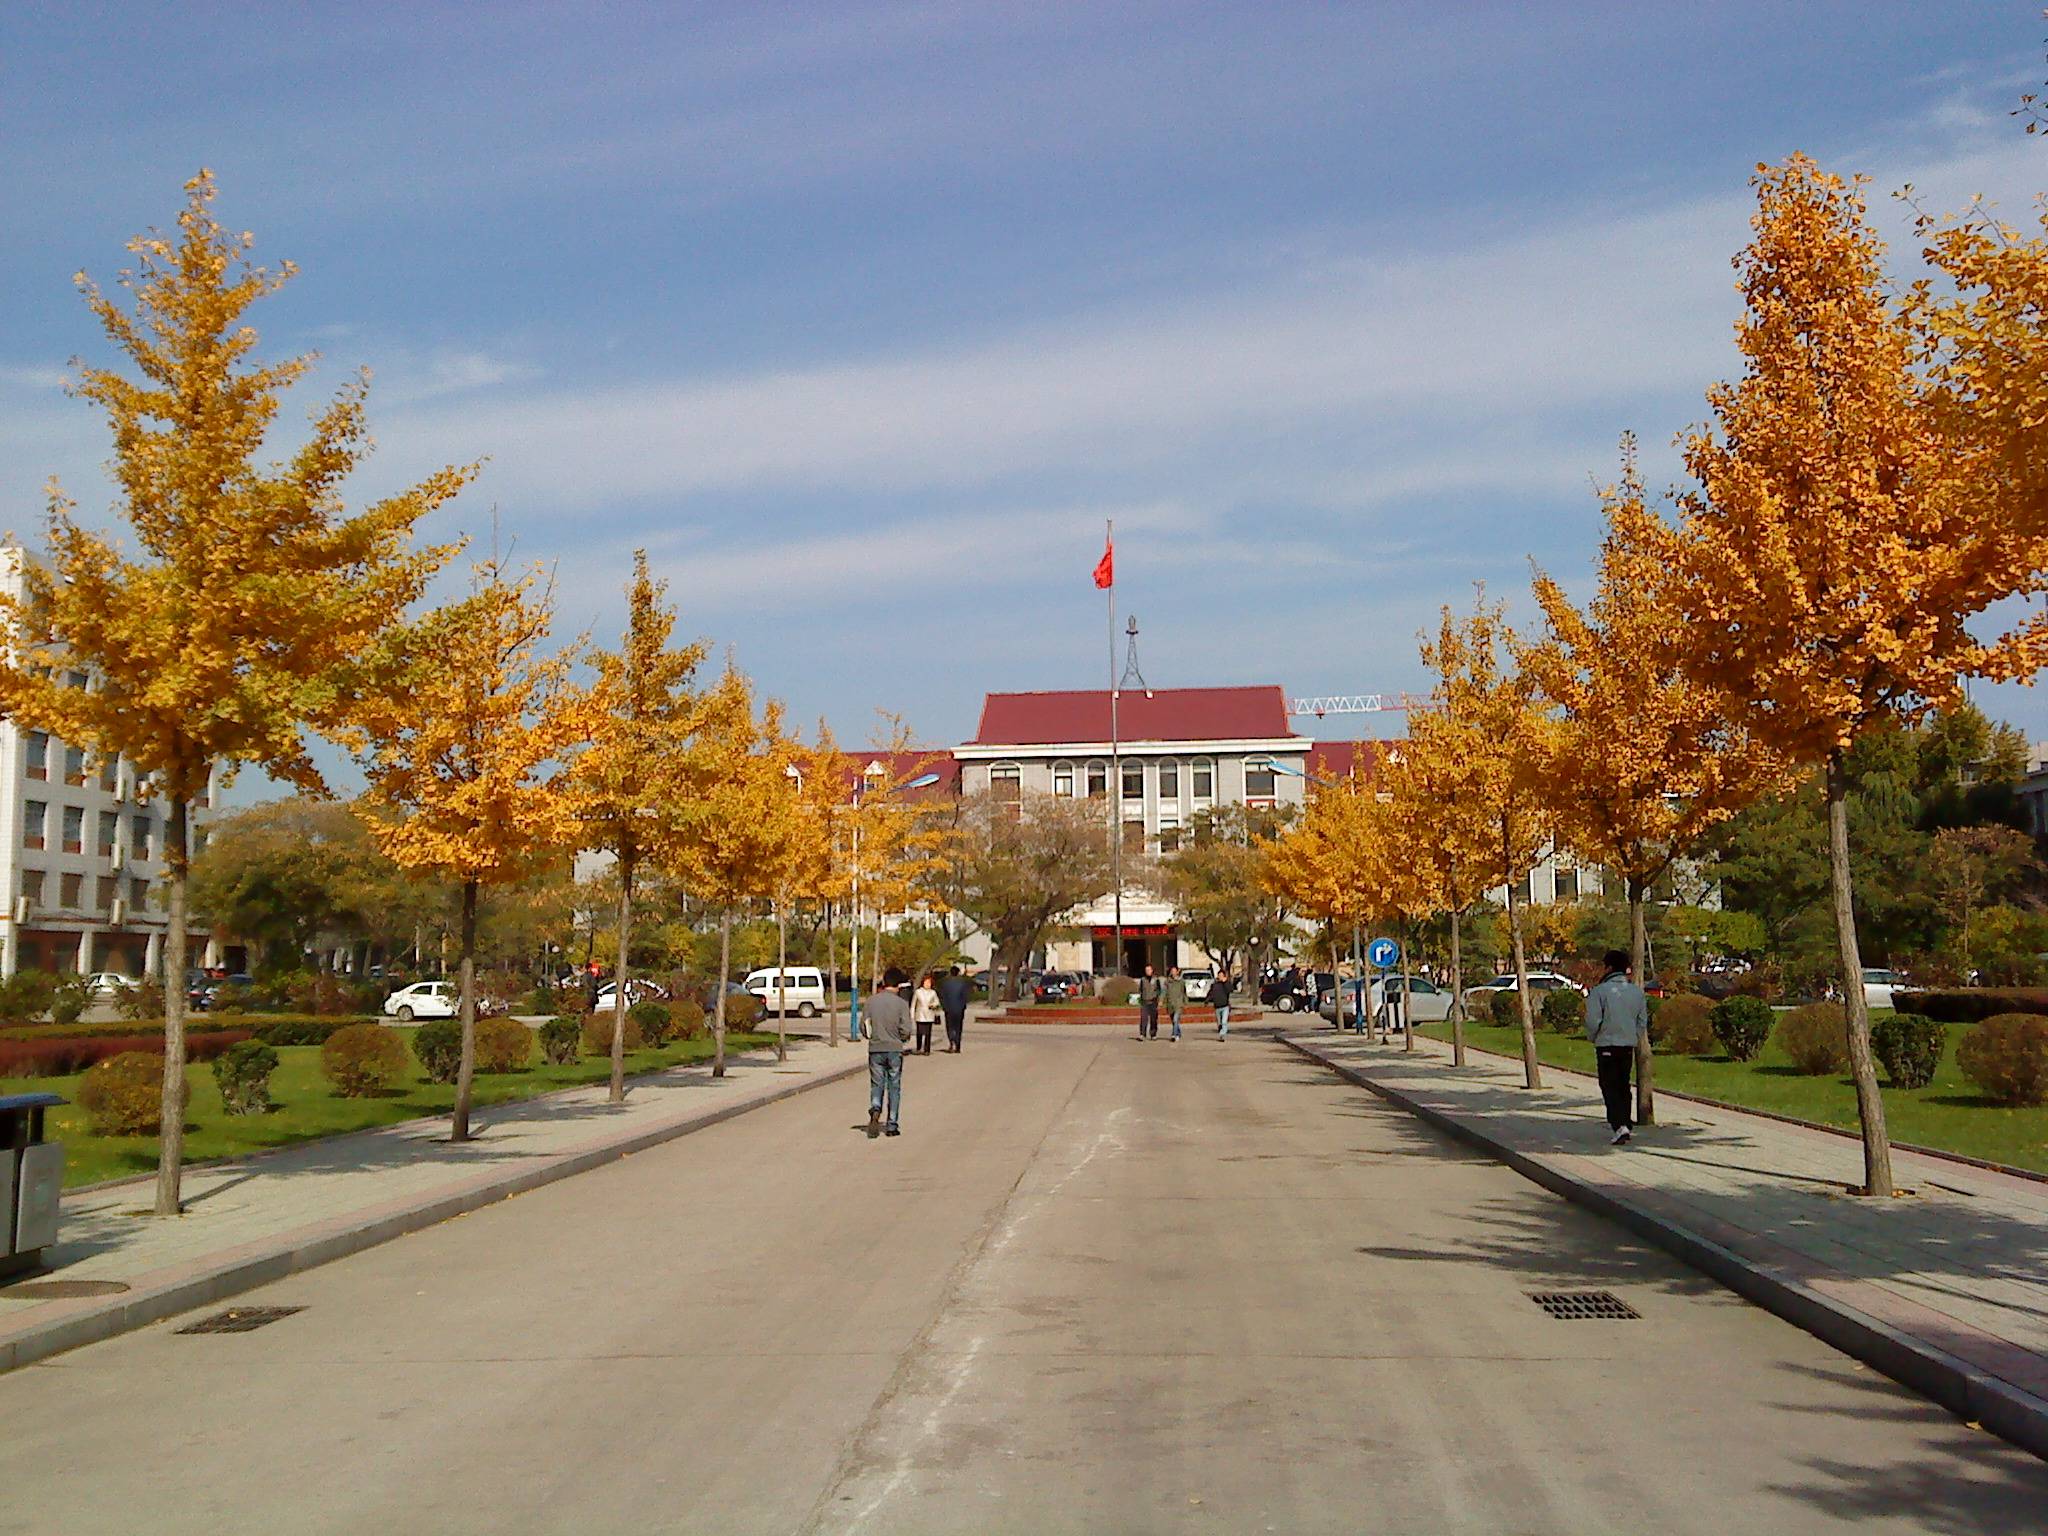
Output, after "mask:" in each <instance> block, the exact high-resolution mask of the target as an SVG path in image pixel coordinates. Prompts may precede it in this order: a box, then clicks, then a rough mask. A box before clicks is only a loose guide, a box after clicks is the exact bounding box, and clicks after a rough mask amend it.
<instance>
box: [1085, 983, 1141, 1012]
mask: <svg viewBox="0 0 2048 1536" xmlns="http://www.w3.org/2000/svg"><path fill="white" fill-rule="evenodd" d="M1095 995H1096V996H1097V997H1099V998H1101V999H1102V1001H1103V1002H1105V1003H1109V1004H1111V1005H1113V1006H1114V1007H1118V1008H1128V1007H1130V1006H1131V1004H1132V1003H1134V1002H1136V1001H1137V997H1138V980H1137V978H1136V977H1135V976H1105V977H1103V978H1102V982H1101V984H1100V985H1099V986H1097V987H1096V989H1095Z"/></svg>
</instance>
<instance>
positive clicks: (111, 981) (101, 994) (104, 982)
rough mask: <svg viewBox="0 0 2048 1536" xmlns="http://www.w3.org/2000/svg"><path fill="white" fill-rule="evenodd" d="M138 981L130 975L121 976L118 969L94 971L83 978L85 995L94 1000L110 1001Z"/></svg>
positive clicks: (136, 984) (137, 984)
mask: <svg viewBox="0 0 2048 1536" xmlns="http://www.w3.org/2000/svg"><path fill="white" fill-rule="evenodd" d="M139 985H140V983H139V982H137V981H136V980H135V978H134V977H132V976H123V975H122V974H121V973H120V972H119V971H94V972H93V973H92V974H91V975H90V976H88V977H86V978H85V991H86V995H87V996H88V997H90V998H92V999H93V1001H95V1002H101V1003H105V1002H111V1001H112V1000H113V999H115V998H117V997H119V996H120V995H121V994H122V993H124V992H126V991H127V990H128V989H129V988H130V987H133V986H139Z"/></svg>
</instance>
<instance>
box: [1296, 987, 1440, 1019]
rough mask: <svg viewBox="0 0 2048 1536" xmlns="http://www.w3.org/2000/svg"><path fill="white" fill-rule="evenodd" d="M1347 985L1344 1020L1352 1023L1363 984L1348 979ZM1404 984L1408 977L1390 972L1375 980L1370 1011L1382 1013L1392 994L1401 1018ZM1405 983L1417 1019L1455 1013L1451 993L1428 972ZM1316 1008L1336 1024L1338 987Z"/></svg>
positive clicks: (1396, 1016) (1396, 1014)
mask: <svg viewBox="0 0 2048 1536" xmlns="http://www.w3.org/2000/svg"><path fill="white" fill-rule="evenodd" d="M1344 985H1345V988H1346V989H1347V995H1346V996H1345V999H1344V1022H1345V1023H1347V1024H1348V1023H1350V1022H1351V1021H1352V1018H1353V1017H1354V1010H1355V1009H1356V1008H1357V1006H1358V1000H1359V996H1360V993H1361V988H1360V986H1359V983H1358V982H1356V981H1347V982H1345V983H1344ZM1403 985H1404V978H1402V977H1399V976H1387V977H1383V978H1381V979H1380V980H1378V981H1375V982H1374V983H1373V984H1372V994H1371V1003H1370V1015H1371V1016H1372V1017H1375V1018H1376V1017H1378V1015H1379V1011H1380V1009H1382V1008H1383V1007H1385V1006H1386V1004H1387V1000H1388V999H1389V998H1392V999H1393V1003H1394V1013H1393V1017H1394V1018H1395V1019H1396V1020H1398V1019H1399V1018H1400V1007H1401V997H1402V987H1403ZM1405 985H1406V988H1407V996H1408V997H1409V998H1410V999H1411V1002H1410V1006H1411V1007H1412V1008H1413V1009H1414V1010H1415V1014H1414V1017H1415V1022H1416V1023H1418V1024H1440V1023H1442V1022H1443V1021H1444V1020H1445V1019H1448V1018H1449V1017H1450V1016H1451V994H1450V992H1449V991H1447V990H1446V989H1445V988H1443V987H1440V986H1438V985H1437V984H1436V983H1435V982H1433V981H1431V980H1429V979H1428V978H1427V977H1424V976H1410V977H1407V978H1405ZM1316 1011H1317V1012H1319V1013H1320V1014H1322V1016H1323V1017H1324V1018H1326V1019H1328V1020H1329V1021H1330V1022H1331V1023H1333V1024H1334V1023H1335V1022H1336V1021H1337V993H1336V991H1335V989H1334V988H1333V989H1332V990H1330V991H1328V992H1325V993H1324V994H1323V995H1322V999H1321V1001H1320V1002H1319V1003H1318V1004H1317V1009H1316Z"/></svg>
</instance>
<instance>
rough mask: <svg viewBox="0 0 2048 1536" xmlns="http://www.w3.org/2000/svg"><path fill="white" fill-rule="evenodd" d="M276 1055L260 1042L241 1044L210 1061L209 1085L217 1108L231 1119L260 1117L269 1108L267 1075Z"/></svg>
mask: <svg viewBox="0 0 2048 1536" xmlns="http://www.w3.org/2000/svg"><path fill="white" fill-rule="evenodd" d="M276 1070H277V1052H276V1051H274V1050H272V1049H271V1048H270V1047H269V1046H267V1045H265V1044H264V1043H263V1042H262V1041H261V1040H244V1041H243V1042H242V1043H241V1044H239V1045H234V1046H230V1047H229V1048H228V1049H227V1050H226V1051H224V1052H222V1053H221V1054H220V1055H219V1056H217V1057H216V1058H214V1063H213V1081H214V1083H215V1085H216V1086H217V1087H218V1088H219V1089H220V1102H221V1107H222V1108H223V1109H225V1110H226V1111H227V1112H228V1113H229V1114H231V1115H260V1114H262V1113H264V1112H265V1111H266V1110H268V1109H269V1108H270V1107H271V1104H270V1074H271V1073H273V1072H275V1071H276Z"/></svg>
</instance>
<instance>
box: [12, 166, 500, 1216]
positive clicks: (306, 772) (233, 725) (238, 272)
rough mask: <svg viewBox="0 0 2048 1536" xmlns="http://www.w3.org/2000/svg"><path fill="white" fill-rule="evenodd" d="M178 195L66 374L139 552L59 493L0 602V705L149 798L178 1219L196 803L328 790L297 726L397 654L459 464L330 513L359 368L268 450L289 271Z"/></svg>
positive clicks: (338, 721) (206, 190) (91, 295)
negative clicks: (110, 768)
mask: <svg viewBox="0 0 2048 1536" xmlns="http://www.w3.org/2000/svg"><path fill="white" fill-rule="evenodd" d="M185 193H186V199H185V206H184V209H183V210H182V211H181V212H180V214H179V215H178V231H177V234H176V236H175V237H173V236H169V235H163V234H158V233H155V232H152V233H150V234H147V235H143V236H140V237H138V238H137V239H135V240H134V241H131V242H130V244H129V250H130V251H131V252H132V253H133V254H134V255H135V257H136V258H137V261H136V265H135V267H134V268H133V269H131V270H129V271H126V272H124V273H123V274H122V276H121V285H122V286H123V287H124V288H126V289H128V290H129V292H130V293H131V294H132V295H133V300H134V302H133V307H132V309H131V308H129V307H126V306H124V305H123V304H122V303H120V302H119V301H118V300H117V299H116V298H115V297H113V296H110V295H109V294H107V293H105V292H103V291H102V290H101V289H100V288H98V287H97V286H95V285H94V284H93V283H92V282H90V281H89V280H88V279H86V278H85V277H84V276H83V275H82V274H81V276H80V277H79V279H78V283H79V287H80V289H81V291H82V292H83V293H84V295H85V300H86V303H87V304H88V305H89V306H90V307H91V309H92V311H93V313H94V315H95V316H96V317H97V318H98V319H99V322H100V324H101V326H102V327H103V328H104V329H105V331H106V333H107V335H108V336H109V337H110V338H111V339H112V340H113V342H114V344H115V345H116V346H117V347H118V348H119V349H120V350H121V351H122V352H124V353H126V354H127V357H128V359H129V361H130V362H131V363H132V364H133V367H134V374H135V376H131V375H129V374H128V373H124V372H122V371H120V370H119V369H116V368H106V367H81V368H80V369H79V374H78V378H77V380H76V382H75V383H74V384H73V386H72V389H73V392H74V393H75V394H77V395H79V396H80V397H82V398H84V399H86V400H89V401H91V402H92V403H93V404H95V405H97V406H98V407H100V409H101V410H102V411H104V412H105V413H106V417H107V423H108V426H109V427H110V429H111V430H112V433H113V439H114V458H113V462H112V465H111V468H112V471H113V476H114V480H115V483H116V486H117V488H118V501H117V509H118V511H119V513H120V515H121V516H122V518H123V519H124V520H125V521H126V522H127V524H128V529H129V531H130V533H132V535H133V537H134V540H135V548H134V549H133V551H130V550H129V549H127V548H124V547H123V546H122V545H121V544H119V543H117V542H115V541H114V540H111V539H109V538H106V537H104V536H102V535H101V534H99V533H97V532H95V531H93V530H91V529H89V528H86V527H84V526H81V525H80V523H79V522H78V521H77V520H76V519H75V517H74V516H73V507H72V503H71V502H70V501H69V500H68V499H67V498H66V497H65V496H64V495H63V493H62V492H61V491H59V490H58V489H57V488H56V487H55V486H54V485H53V486H52V489H51V493H50V511H49V559H48V563H47V564H41V563H34V562H30V563H26V565H25V568H24V570H23V573H22V575H23V587H24V594H25V595H24V596H23V598H22V599H21V600H19V601H14V600H5V599H0V621H4V622H5V624H6V625H7V627H8V631H9V634H8V642H9V644H8V646H7V648H6V650H5V652H4V653H0V712H4V713H5V714H6V716H7V717H8V718H9V719H11V720H12V721H13V722H14V724H15V725H16V726H18V727H20V728H22V729H29V730H44V731H49V732H51V733H52V734H54V735H57V736H60V737H63V738H64V739H65V740H67V741H71V742H75V743H77V744H79V745H80V746H83V747H85V748H87V749H88V750H89V751H91V752H92V753H93V754H94V755H95V756H97V757H100V758H102V759H107V760H111V759H113V758H115V757H116V756H120V757H125V758H126V759H127V760H128V762H129V763H130V765H131V766H132V768H133V770H134V772H135V774H136V776H137V780H138V783H142V784H145V785H146V786H147V788H148V792H149V793H151V794H153V795H156V796H159V797H161V798H162V799H163V800H164V801H165V802H166V806H167V810H168V816H167V820H166V826H165V837H164V858H163V874H164V885H165V893H166V898H167V901H166V905H167V909H168V925H167V931H166V934H165V943H164V947H163V967H164V968H163V981H164V1078H163V1130H162V1134H161V1140H160V1143H159V1151H158V1163H157V1187H156V1204H155V1209H156V1213H157V1214H158V1215H175V1214H177V1212H178V1210H179V1184H180V1173H181V1166H182V1161H183V1155H184V1125H185V1113H184V1107H185V1035H184V1022H185V964H186V953H187V944H188V939H187V925H188V916H187V902H186V881H187V876H188V870H189V864H190V812H191V807H192V805H193V804H194V802H195V801H197V800H199V799H200V798H201V797H202V796H203V795H204V793H205V791H206V788H207V785H208V783H209V781H210V778H211V775H212V774H213V772H214V770H215V768H216V767H217V766H218V765H222V764H236V763H252V764H255V765H258V766H260V767H261V768H263V769H264V770H265V771H266V772H269V773H271V774H273V775H275V776H276V777H279V778H282V779H285V780H287V781H289V782H291V783H294V784H296V785H298V786H300V787H302V788H306V789H311V790H315V791H317V790H320V789H321V788H322V787H323V786H322V784H321V780H320V775H319V773H318V772H317V771H316V770H315V768H314V765H313V762H312V759H311V758H310V757H309V756H308V753H307V736H308V733H309V731H310V732H327V733H331V732H333V731H335V730H338V729H340V728H342V727H343V726H344V725H345V723H346V721H347V720H348V718H349V716H350V714H351V712H352V709H353V706H354V702H355V700H356V699H357V698H358V697H359V695H361V694H362V693H364V692H365V691H367V690H369V689H370V688H371V687H372V686H373V685H374V683H375V681H376V678H375V673H376V669H377V666H378V664H379V663H387V664H388V663H390V662H392V661H393V660H395V659H396V657H397V655H398V652H397V650H396V649H395V648H394V647H393V646H392V645H391V644H390V643H389V641H390V636H391V634H392V631H393V628H394V626H395V625H397V624H398V623H399V621H400V620H401V618H402V616H403V614H404V613H405V611H406V609H407V608H408V606H409V605H410V604H411V603H412V602H413V601H414V600H415V599H417V598H418V597H419V595H420V593H421V591H422V590H423V589H424V587H425V585H426V583H427V581H428V579H429V578H430V577H431V576H432V575H433V573H434V572H435V571H436V570H437V569H439V568H440V567H441V566H442V565H443V564H445V563H446V561H447V560H448V558H449V556H450V555H451V554H452V553H453V550H452V549H451V548H450V547H448V546H424V547H422V546H416V545H415V544H414V543H413V542H412V541H413V533H414V530H415V528H416V526H417V525H418V523H419V521H420V519H421V518H422V517H424V516H425V515H426V514H427V513H429V512H431V511H433V510H434V509H435V508H436V507H438V506H440V505H441V504H442V503H443V502H445V501H447V500H448V499H449V498H450V497H452V496H454V495H455V494H456V492H457V491H458V490H460V489H461V487H462V485H463V484H464V483H465V481H466V480H467V479H468V478H469V475H470V471H468V470H465V469H444V470H442V471H441V472H440V473H438V474H436V475H434V476H433V477H431V478H430V479H428V480H426V481H424V482H423V483H421V484H420V485H418V486H416V487H414V488H413V489H411V490H409V491H406V492H404V493H402V494H400V495H396V496H392V497H389V498H387V499H385V500H383V501H380V502H378V503H376V504H375V505H373V506H371V507H369V508H368V509H367V510H365V511H363V512H360V513H357V514H355V515H353V516H350V515H348V514H347V513H346V512H345V511H344V508H343V505H342V494H341V492H342V484H343V482H344V481H345V479H346V478H347V476H348V474H349V472H350V471H351V470H352V469H354V468H355V466H356V465H357V463H358V462H359V461H360V460H361V459H362V458H363V456H364V455H365V454H366V453H367V452H368V449H369V438H368V434H367V430H366V427H365V422H364V399H365V392H366V388H367V386H366V383H365V382H364V381H363V380H357V381H356V382H353V383H351V384H349V385H347V386H346V387H344V388H343V390H342V391H341V393H340V394H339V395H337V396H336V397H335V398H334V399H333V400H331V401H330V402H328V404H327V405H326V406H325V407H324V408H323V409H322V410H320V411H319V412H318V413H317V414H316V415H315V416H314V417H313V419H312V422H311V426H310V428H309V429H308V431H307V433H306V436H305V440H304V442H303V444H302V445H301V446H300V447H299V448H297V450H296V451H294V452H293V453H291V454H290V456H289V457H287V458H285V459H284V460H282V461H281V462H275V463H273V462H266V461H264V460H263V459H262V458H261V457H260V456H261V454H262V452H263V447H264V441H265V435H266V433H268V432H269V430H270V429H271V427H272V424H273V422H274V421H275V418H276V415H277V410H278V403H279V397H280V396H281V394H282V393H283V392H284V391H285V390H286V389H288V388H290V387H291V386H292V385H293V384H295V383H297V382H298V381H299V380H300V379H301V378H303V377H304V376H305V374H306V371H307V370H308V368H310V367H311V365H312V360H311V359H310V358H304V357H300V358H293V359H290V360H287V361H284V362H276V363H259V362H256V361H255V360H254V358H253V353H254V350H255V347H256V343H257V336H256V332H255V330H254V329H253V328H252V327H251V326H250V325H249V324H248V323H247V320H246V315H247V312H248V310H249V308H250V306H251V305H253V304H254V303H255V302H256V301H257V300H258V299H260V298H263V297H264V296H266V295H268V294H270V293H273V292H275V291H276V290H277V289H278V288H279V287H281V286H282V285H283V284H284V283H285V282H286V281H287V280H288V279H289V278H290V277H291V276H292V274H293V270H294V269H293V268H292V266H291V265H290V264H289V263H286V264H285V265H283V266H281V267H278V268H274V269H272V268H265V267H258V266H254V265H252V264H251V263H250V261H249V259H248V252H249V249H250V246H251V243H252V241H251V237H250V236H248V235H246V234H243V235H234V234H230V233H228V232H227V231H226V230H224V229H222V228H221V226H220V224H219V223H218V222H217V221H216V220H215V218H214V215H213V209H212V203H213V197H214V186H213V178H212V176H211V175H210V174H209V173H207V172H204V171H202V172H200V174H199V175H198V176H197V177H195V178H194V179H193V180H191V181H190V182H188V183H187V184H186V187H185Z"/></svg>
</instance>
